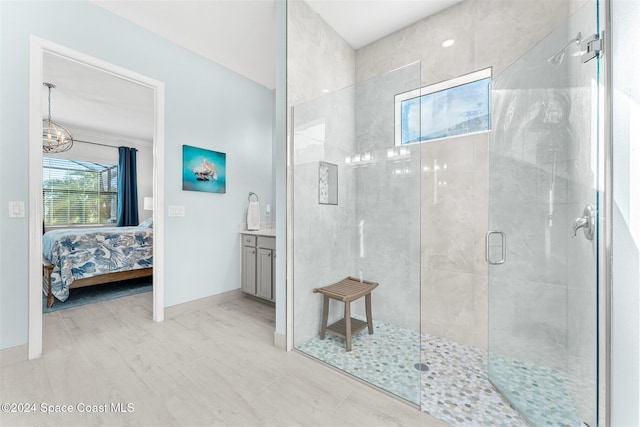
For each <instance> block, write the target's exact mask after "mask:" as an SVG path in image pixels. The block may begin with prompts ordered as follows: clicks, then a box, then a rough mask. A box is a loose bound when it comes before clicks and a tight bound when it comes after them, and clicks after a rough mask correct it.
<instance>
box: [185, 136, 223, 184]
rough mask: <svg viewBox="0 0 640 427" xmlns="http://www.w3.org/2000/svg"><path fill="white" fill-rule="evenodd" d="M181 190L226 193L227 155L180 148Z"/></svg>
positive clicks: (198, 149) (199, 149) (188, 146)
mask: <svg viewBox="0 0 640 427" xmlns="http://www.w3.org/2000/svg"><path fill="white" fill-rule="evenodd" d="M182 189H183V190H188V191H205V192H208V193H226V192H227V155H226V154H225V153H220V152H218V151H211V150H205V149H204V148H198V147H192V146H190V145H183V146H182Z"/></svg>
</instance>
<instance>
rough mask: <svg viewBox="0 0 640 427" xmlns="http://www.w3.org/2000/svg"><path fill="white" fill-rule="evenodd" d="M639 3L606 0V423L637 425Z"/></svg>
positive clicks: (639, 413) (639, 373) (639, 338)
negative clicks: (609, 162)
mask: <svg viewBox="0 0 640 427" xmlns="http://www.w3.org/2000/svg"><path fill="white" fill-rule="evenodd" d="M638 22H640V4H639V3H638V2H637V1H635V0H633V1H632V0H614V1H612V2H611V24H612V27H611V31H610V32H609V34H611V55H610V56H609V60H610V61H612V86H613V93H612V108H613V114H612V121H613V122H612V128H613V135H612V136H613V219H612V222H613V236H612V258H613V265H612V281H611V282H612V283H611V288H612V289H611V291H612V292H611V312H612V316H611V317H612V319H611V327H612V336H611V386H612V389H611V425H613V426H638V425H640V347H639V341H640V289H639V286H640V194H639V188H640V184H639V183H640V170H639V169H638V165H640V78H639V77H638V70H639V69H640V59H639V58H638V55H637V52H640V31H638Z"/></svg>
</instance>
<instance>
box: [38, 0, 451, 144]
mask: <svg viewBox="0 0 640 427" xmlns="http://www.w3.org/2000/svg"><path fill="white" fill-rule="evenodd" d="M91 1H92V2H93V3H95V4H96V5H98V6H100V7H102V8H105V9H107V10H109V11H111V12H113V13H115V14H117V15H119V16H121V17H123V18H124V19H127V20H129V21H131V22H133V23H135V24H137V25H139V26H141V27H143V28H145V29H147V30H149V31H151V32H153V33H156V34H158V35H159V36H161V37H163V38H166V39H168V40H170V41H172V42H174V43H176V44H177V45H179V46H182V47H184V48H186V49H189V50H191V51H193V52H195V53H196V54H199V55H201V56H203V57H205V58H207V59H209V60H211V61H214V62H216V63H218V64H221V65H223V66H224V67H226V68H228V69H230V70H232V71H234V72H236V73H238V74H240V75H243V76H245V77H247V78H248V79H251V80H253V81H255V82H257V83H259V84H261V85H263V86H265V87H267V88H269V89H273V88H275V58H276V55H275V33H276V18H275V5H276V3H275V2H276V0H180V1H176V0H124V1H123V0H91ZM306 1H307V3H308V4H309V5H310V6H311V8H312V9H313V10H315V11H316V13H318V14H319V15H320V16H321V17H322V18H323V19H324V20H325V21H326V22H327V23H328V24H329V25H330V26H332V27H333V28H334V29H335V30H336V32H337V33H338V34H340V35H341V36H342V37H343V38H344V39H345V41H347V43H349V44H350V45H351V46H352V47H353V48H354V49H358V48H360V47H362V46H365V45H367V44H369V43H371V42H373V41H375V40H378V39H380V38H382V37H384V36H386V35H388V34H391V33H393V32H395V31H397V30H399V29H402V28H404V27H406V26H408V25H411V24H412V23H415V22H417V21H419V20H421V19H424V18H425V17H427V16H429V15H432V14H434V13H437V12H439V11H441V10H443V9H445V8H447V7H449V6H452V5H453V4H455V3H458V2H460V1H461V0H306ZM44 75H45V80H44V81H46V82H51V83H54V84H56V85H57V88H56V89H53V91H52V118H53V120H56V121H58V122H61V123H62V124H63V125H65V126H68V127H69V128H70V130H71V131H74V129H76V128H83V129H92V130H94V131H97V132H101V133H108V134H111V135H114V136H118V135H122V134H123V133H121V130H123V129H126V132H124V134H126V136H128V137H132V138H136V139H142V140H148V141H150V140H152V138H153V93H152V91H151V89H149V88H145V87H143V86H140V85H137V84H135V83H132V82H130V81H127V80H124V79H121V78H118V77H117V76H114V75H112V74H108V73H105V72H102V71H100V70H97V69H95V68H91V67H88V66H84V65H82V64H78V63H76V62H72V61H69V60H65V59H63V58H59V57H56V56H53V55H46V57H45V61H44ZM46 92H47V90H46V88H45V87H43V92H42V93H43V112H44V114H45V116H46V108H47V106H46Z"/></svg>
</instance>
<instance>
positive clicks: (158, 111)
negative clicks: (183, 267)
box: [28, 36, 164, 359]
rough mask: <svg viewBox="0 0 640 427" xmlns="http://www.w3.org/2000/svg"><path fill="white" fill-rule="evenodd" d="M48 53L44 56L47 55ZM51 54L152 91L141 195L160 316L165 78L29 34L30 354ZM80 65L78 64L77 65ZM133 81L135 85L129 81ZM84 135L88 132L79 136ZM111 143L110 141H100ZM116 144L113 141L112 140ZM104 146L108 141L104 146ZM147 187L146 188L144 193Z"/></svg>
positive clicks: (38, 292)
mask: <svg viewBox="0 0 640 427" xmlns="http://www.w3.org/2000/svg"><path fill="white" fill-rule="evenodd" d="M45 59H47V61H46V60H45ZM51 59H53V60H55V61H58V62H59V63H61V64H64V65H66V66H71V67H74V66H75V67H76V69H81V70H84V71H90V72H92V73H93V74H94V75H95V76H102V78H105V79H111V80H112V81H113V79H117V80H118V81H120V82H126V83H127V84H129V85H130V87H138V88H140V89H142V90H146V91H149V90H150V91H152V96H151V97H150V98H149V99H150V100H152V101H151V102H153V106H152V114H151V115H152V119H151V120H150V122H151V123H150V126H151V127H152V129H149V131H150V132H149V133H150V135H151V140H152V143H151V146H150V147H148V149H149V151H150V152H151V153H150V155H151V157H152V161H151V164H152V166H150V167H149V169H151V171H149V172H150V174H151V176H152V178H151V182H150V183H149V184H148V188H146V189H145V190H144V191H145V194H143V196H151V197H152V198H153V199H152V200H153V201H152V204H153V206H152V207H153V214H152V218H153V223H154V226H153V230H154V232H153V261H154V262H153V263H154V270H153V320H154V321H156V322H160V321H162V320H163V319H164V269H163V257H164V250H163V243H164V215H163V206H164V200H163V199H164V197H163V194H164V184H163V180H162V179H159V173H160V171H162V170H163V168H164V84H163V83H162V82H160V81H157V80H154V79H151V78H149V77H146V76H144V75H141V74H138V73H136V72H133V71H131V70H127V69H125V68H122V67H119V66H116V65H114V64H111V63H108V62H106V61H103V60H101V59H98V58H95V57H92V56H89V55H86V54H83V53H80V52H77V51H74V50H72V49H69V48H67V47H65V46H61V45H58V44H55V43H53V42H50V41H47V40H44V39H41V38H38V37H35V36H32V38H31V46H30V77H29V88H30V90H29V93H30V94H29V97H30V99H29V176H30V177H31V180H30V182H29V194H30V196H29V206H30V209H29V242H30V245H29V345H28V347H29V351H28V357H29V359H34V358H37V357H39V356H40V355H41V354H42V320H43V317H42V314H43V313H42V257H43V242H42V231H43V214H44V209H43V198H42V191H43V180H42V177H43V172H42V170H43V167H42V164H43V163H42V162H43V152H42V149H41V148H40V139H41V137H42V136H41V135H42V117H43V116H42V114H43V110H42V98H41V95H42V84H43V82H44V81H45V80H44V79H45V74H46V73H45V65H46V64H50V63H51V61H50V60H51ZM78 67H79V68H78ZM131 85H133V86H131ZM82 139H87V138H82ZM104 145H107V146H108V145H109V144H104ZM114 147H117V145H114ZM102 148H106V147H102ZM147 192H149V193H150V194H146V193H147Z"/></svg>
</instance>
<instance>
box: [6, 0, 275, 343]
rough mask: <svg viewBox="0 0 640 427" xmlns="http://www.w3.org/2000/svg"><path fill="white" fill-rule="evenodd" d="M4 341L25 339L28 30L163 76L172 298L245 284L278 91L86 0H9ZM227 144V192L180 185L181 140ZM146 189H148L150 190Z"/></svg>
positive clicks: (268, 196)
mask: <svg viewBox="0 0 640 427" xmlns="http://www.w3.org/2000/svg"><path fill="white" fill-rule="evenodd" d="M0 19H1V22H0V24H1V25H0V31H1V33H0V36H1V37H0V40H1V43H2V45H1V50H0V55H1V56H0V67H1V68H0V71H1V72H0V92H1V93H2V97H1V99H0V123H2V127H1V128H0V153H1V156H0V233H1V235H2V239H1V240H0V253H2V254H3V255H4V257H3V258H2V259H0V348H8V347H12V346H16V345H20V344H24V343H25V342H26V341H27V314H28V308H27V295H28V259H27V258H28V228H29V224H28V219H27V218H28V214H27V216H26V217H25V218H20V219H8V218H7V217H8V212H7V206H8V203H7V202H8V201H9V200H18V201H20V200H22V201H25V204H26V205H27V206H26V208H27V212H28V209H29V206H28V200H29V194H28V180H29V177H28V149H27V141H28V114H29V105H28V99H29V92H28V74H29V73H28V71H29V62H28V58H29V37H30V34H34V35H37V36H39V37H42V38H44V39H47V40H50V41H52V42H55V43H58V44H61V45H64V46H66V47H68V48H71V49H74V50H77V51H80V52H83V53H85V54H87V55H91V56H94V57H97V58H99V59H101V60H104V61H108V62H111V63H114V64H116V65H118V66H121V67H124V68H127V69H129V70H132V71H135V72H137V73H139V74H142V75H146V76H148V77H151V78H153V79H156V80H159V81H162V82H164V84H165V153H164V155H165V159H166V161H165V166H166V169H165V171H162V172H161V175H162V176H163V179H164V180H165V189H166V191H165V194H164V199H165V202H166V206H165V209H166V207H167V206H168V205H182V206H184V207H185V211H186V216H185V217H168V216H167V217H166V225H165V227H166V229H165V239H166V240H165V245H164V246H165V248H166V249H165V259H166V266H165V304H166V305H167V306H171V305H175V304H179V303H183V302H187V301H191V300H194V299H198V298H202V297H206V296H210V295H215V294H218V293H221V292H225V291H229V290H232V289H237V288H239V287H240V261H239V252H240V247H239V238H238V234H237V231H238V227H239V224H240V223H242V222H243V221H244V218H246V207H247V195H248V192H249V191H253V192H256V193H258V194H259V195H260V201H261V202H262V203H264V204H266V203H273V189H272V186H271V180H272V162H271V161H270V159H271V156H272V154H271V142H272V141H271V140H272V126H273V96H274V94H273V91H271V90H268V89H267V88H265V87H263V86H261V85H259V84H257V83H255V82H252V81H250V80H248V79H246V78H244V77H242V76H239V75H238V74H235V73H233V72H231V71H229V70H228V69H226V68H224V67H222V66H220V65H218V64H215V63H213V62H211V61H209V60H206V59H204V58H202V57H200V56H198V55H195V54H193V53H191V52H189V51H187V50H185V49H183V48H181V47H179V46H177V45H175V44H173V43H170V42H168V41H166V40H164V39H162V38H160V37H158V36H156V35H154V34H152V33H150V32H148V31H146V30H144V29H142V28H141V27H139V26H136V25H134V24H132V23H130V22H129V21H126V20H124V19H122V18H120V17H117V16H116V15H113V14H111V13H110V12H107V11H106V10H104V9H102V8H100V7H97V6H95V5H93V4H91V3H89V2H87V1H74V2H0ZM183 144H188V145H194V146H197V147H202V148H205V149H210V150H216V151H222V152H226V154H227V192H226V194H211V193H201V192H187V191H182V189H181V188H182V187H181V166H182V145H183ZM142 196H144V195H142Z"/></svg>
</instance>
